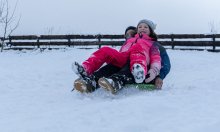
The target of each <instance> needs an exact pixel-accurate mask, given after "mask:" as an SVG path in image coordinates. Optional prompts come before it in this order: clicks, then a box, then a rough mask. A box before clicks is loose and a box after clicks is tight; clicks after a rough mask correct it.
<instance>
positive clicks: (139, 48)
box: [119, 33, 161, 75]
mask: <svg viewBox="0 0 220 132" xmlns="http://www.w3.org/2000/svg"><path fill="white" fill-rule="evenodd" d="M154 43H155V41H152V38H150V37H149V36H147V35H146V34H143V33H142V35H141V36H140V35H139V34H136V35H135V37H134V38H130V39H128V40H127V41H126V44H125V45H123V46H122V47H121V49H120V50H119V52H129V53H130V56H132V57H130V61H131V68H132V67H133V64H135V63H138V64H141V65H142V67H143V68H144V69H145V75H146V74H147V71H148V69H147V65H150V67H151V69H154V70H155V71H156V75H159V71H160V69H161V57H160V52H159V47H158V46H157V45H156V44H154ZM134 45H135V46H134ZM141 54H142V55H141ZM143 59H144V60H143Z"/></svg>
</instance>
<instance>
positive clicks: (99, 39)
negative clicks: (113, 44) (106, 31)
mask: <svg viewBox="0 0 220 132" xmlns="http://www.w3.org/2000/svg"><path fill="white" fill-rule="evenodd" d="M98 42H101V35H100V34H98ZM99 49H101V44H99Z"/></svg>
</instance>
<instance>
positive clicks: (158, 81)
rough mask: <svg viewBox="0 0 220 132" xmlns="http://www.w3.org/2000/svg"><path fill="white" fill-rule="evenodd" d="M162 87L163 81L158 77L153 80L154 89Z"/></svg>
mask: <svg viewBox="0 0 220 132" xmlns="http://www.w3.org/2000/svg"><path fill="white" fill-rule="evenodd" d="M162 86H163V80H162V79H161V78H159V77H157V78H156V79H155V88H162Z"/></svg>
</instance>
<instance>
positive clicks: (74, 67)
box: [72, 61, 87, 78]
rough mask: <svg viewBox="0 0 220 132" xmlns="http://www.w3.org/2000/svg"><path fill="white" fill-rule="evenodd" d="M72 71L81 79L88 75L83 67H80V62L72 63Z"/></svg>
mask: <svg viewBox="0 0 220 132" xmlns="http://www.w3.org/2000/svg"><path fill="white" fill-rule="evenodd" d="M72 70H73V71H74V72H75V73H76V74H77V75H78V76H79V77H80V78H83V77H85V76H87V73H86V71H85V69H84V67H83V66H82V65H80V64H79V63H78V62H76V61H74V62H73V63H72Z"/></svg>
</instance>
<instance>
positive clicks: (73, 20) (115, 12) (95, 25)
mask: <svg viewBox="0 0 220 132" xmlns="http://www.w3.org/2000/svg"><path fill="white" fill-rule="evenodd" d="M9 2H10V5H13V3H15V2H16V0H9ZM12 7H13V6H11V8H12ZM219 13H220V1H219V0H108V1H106V0H18V5H17V10H16V16H17V18H18V17H19V14H21V21H20V24H21V25H20V26H19V28H18V29H17V30H16V31H15V32H14V33H13V35H31V34H32V35H43V34H48V31H49V29H51V28H53V32H52V34H54V35H57V34H98V33H101V34H124V30H125V28H126V27H127V26H130V25H134V26H136V24H137V23H138V21H139V20H141V19H150V20H152V21H153V22H155V23H157V29H156V30H155V32H156V33H157V34H169V33H171V32H173V33H176V34H180V33H182V34H204V33H208V32H210V31H209V26H208V23H209V22H211V21H213V20H214V22H215V24H218V26H220V17H219Z"/></svg>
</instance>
